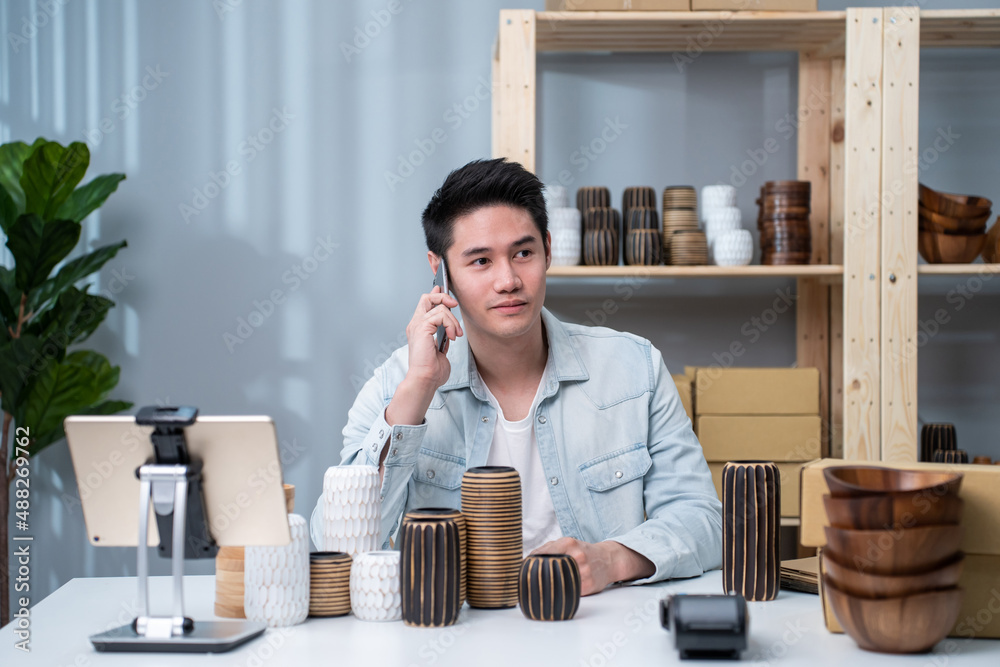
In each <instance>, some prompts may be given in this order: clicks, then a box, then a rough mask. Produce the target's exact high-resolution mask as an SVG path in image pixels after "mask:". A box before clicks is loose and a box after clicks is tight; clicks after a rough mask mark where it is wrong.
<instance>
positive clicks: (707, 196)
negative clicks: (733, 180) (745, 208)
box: [699, 185, 736, 220]
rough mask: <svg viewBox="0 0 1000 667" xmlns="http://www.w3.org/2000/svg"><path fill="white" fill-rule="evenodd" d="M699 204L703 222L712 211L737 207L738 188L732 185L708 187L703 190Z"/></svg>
mask: <svg viewBox="0 0 1000 667" xmlns="http://www.w3.org/2000/svg"><path fill="white" fill-rule="evenodd" d="M699 204H700V206H699V208H700V209H701V215H702V220H707V219H708V218H707V216H708V214H709V213H710V212H712V211H715V210H718V209H720V208H729V207H731V206H736V188H734V187H733V186H731V185H706V186H705V187H703V188H702V189H701V201H700V202H699Z"/></svg>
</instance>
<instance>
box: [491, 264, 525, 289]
mask: <svg viewBox="0 0 1000 667" xmlns="http://www.w3.org/2000/svg"><path fill="white" fill-rule="evenodd" d="M520 287H521V279H520V278H519V277H518V275H517V270H516V269H515V268H514V265H513V264H511V263H510V262H501V263H500V264H498V265H497V275H496V281H495V283H494V288H495V289H496V291H498V292H511V291H513V290H516V289H518V288H520Z"/></svg>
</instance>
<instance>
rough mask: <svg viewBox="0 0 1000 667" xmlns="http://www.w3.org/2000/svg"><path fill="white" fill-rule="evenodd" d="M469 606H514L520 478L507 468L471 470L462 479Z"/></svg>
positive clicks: (519, 544) (518, 565) (519, 537)
mask: <svg viewBox="0 0 1000 667" xmlns="http://www.w3.org/2000/svg"><path fill="white" fill-rule="evenodd" d="M462 514H463V515H465V532H466V561H467V563H466V577H467V581H466V593H467V595H468V600H469V606H471V607H477V608H479V609H502V608H506V607H513V606H514V605H516V604H517V579H518V573H519V571H520V569H521V549H522V535H521V477H520V475H518V473H517V470H515V469H514V468H509V467H506V466H482V467H478V468H469V469H468V470H467V471H466V472H465V475H464V476H463V477H462Z"/></svg>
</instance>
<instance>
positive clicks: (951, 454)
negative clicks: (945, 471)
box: [933, 449, 969, 463]
mask: <svg viewBox="0 0 1000 667" xmlns="http://www.w3.org/2000/svg"><path fill="white" fill-rule="evenodd" d="M933 462H934V463H968V462H969V452H967V451H965V450H964V449H938V450H935V452H934V460H933Z"/></svg>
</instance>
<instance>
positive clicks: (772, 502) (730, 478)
mask: <svg viewBox="0 0 1000 667" xmlns="http://www.w3.org/2000/svg"><path fill="white" fill-rule="evenodd" d="M722 507H723V518H722V582H723V588H724V589H725V592H726V593H727V594H732V593H738V594H740V595H742V596H743V597H745V598H746V599H747V600H748V601H754V602H760V601H764V600H773V599H774V598H776V597H777V596H778V583H779V576H778V575H779V569H780V567H781V561H780V560H779V549H778V546H779V544H778V534H779V528H780V520H781V518H780V516H779V510H780V508H781V479H780V477H779V473H778V466H776V465H774V463H771V462H770V461H730V462H729V463H727V464H726V465H725V467H724V468H723V469H722Z"/></svg>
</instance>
